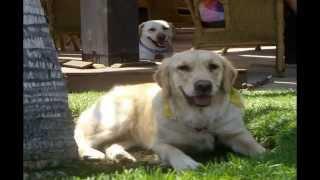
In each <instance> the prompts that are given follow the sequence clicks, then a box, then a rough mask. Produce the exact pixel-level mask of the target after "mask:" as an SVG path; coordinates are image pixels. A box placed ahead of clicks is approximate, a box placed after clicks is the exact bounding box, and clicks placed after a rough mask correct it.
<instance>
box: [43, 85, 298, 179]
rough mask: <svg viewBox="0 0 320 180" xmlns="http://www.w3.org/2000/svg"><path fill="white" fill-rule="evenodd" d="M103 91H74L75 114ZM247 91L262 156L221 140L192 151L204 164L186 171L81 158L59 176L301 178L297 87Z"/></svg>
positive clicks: (71, 96) (251, 123)
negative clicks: (213, 147) (207, 148)
mask: <svg viewBox="0 0 320 180" xmlns="http://www.w3.org/2000/svg"><path fill="white" fill-rule="evenodd" d="M102 94H103V93H102V92H88V93H73V94H69V106H70V109H71V111H72V115H73V116H74V117H77V116H79V113H80V112H81V111H83V110H84V109H85V108H86V107H88V106H89V105H90V104H92V103H93V102H94V101H95V100H96V99H97V98H98V97H100V96H101V95H102ZM242 94H243V95H244V99H245V104H246V111H245V122H246V123H247V126H248V128H249V129H250V131H251V132H252V133H253V135H254V136H255V137H256V139H257V140H258V141H259V142H260V143H262V144H263V145H264V146H265V147H266V148H267V149H268V150H269V151H268V152H267V153H266V154H264V155H262V156H259V157H255V158H249V157H245V156H241V155H239V154H235V153H233V152H231V151H230V150H229V149H228V148H226V147H223V146H221V147H218V148H217V150H216V151H214V152H212V153H204V154H201V155H199V154H198V155H197V154H195V155H192V156H193V157H194V158H195V159H196V160H198V161H200V162H202V163H203V167H201V168H199V169H197V170H189V171H183V172H175V171H174V170H172V169H170V168H165V167H160V166H159V165H157V164H156V165H154V164H150V163H148V162H146V161H140V162H138V163H135V164H125V165H116V164H108V163H106V162H83V161H79V162H75V163H73V164H70V165H65V166H64V167H59V168H56V169H54V170H59V171H62V172H64V176H62V178H57V179H74V180H78V179H87V180H91V179H97V180H102V179H139V180H140V179H150V180H153V179H156V180H157V179H159V180H160V179H169V180H170V179H172V180H173V179H174V180H176V179H181V180H188V179H194V180H197V179H223V180H228V179H230V180H237V179H243V180H247V179H252V180H257V179H270V180H274V179H296V93H295V92H294V91H243V92H242ZM51 170H52V169H51ZM48 179H49V178H48Z"/></svg>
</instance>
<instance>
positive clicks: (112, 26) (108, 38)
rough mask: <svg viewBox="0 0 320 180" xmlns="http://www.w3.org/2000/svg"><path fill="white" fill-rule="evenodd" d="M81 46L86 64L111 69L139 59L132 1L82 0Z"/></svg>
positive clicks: (135, 18) (135, 13) (135, 12)
mask: <svg viewBox="0 0 320 180" xmlns="http://www.w3.org/2000/svg"><path fill="white" fill-rule="evenodd" d="M80 3H81V4H80V6H81V43H82V58H83V60H85V61H93V62H94V63H100V64H104V65H106V66H111V65H112V64H114V63H123V62H124V63H125V62H136V61H138V59H139V37H138V7H137V2H136V1H135V0H116V1H114V0H81V1H80Z"/></svg>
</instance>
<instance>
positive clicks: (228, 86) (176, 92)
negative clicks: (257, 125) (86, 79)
mask: <svg viewBox="0 0 320 180" xmlns="http://www.w3.org/2000/svg"><path fill="white" fill-rule="evenodd" d="M235 78H236V71H235V69H234V68H233V67H232V65H231V64H230V63H229V62H228V61H227V60H226V59H224V58H223V57H222V56H220V55H218V54H215V53H213V52H211V51H204V50H190V51H185V52H181V53H177V54H175V55H173V56H172V57H170V58H167V59H165V60H164V61H163V63H162V64H161V66H160V67H159V69H158V71H157V72H156V73H155V80H156V82H157V83H158V84H159V85H160V87H159V86H158V85H157V84H154V83H150V84H143V85H133V86H117V87H115V88H114V89H112V90H111V91H110V92H108V93H107V94H106V95H104V96H103V97H102V98H101V99H100V100H99V101H98V102H97V103H95V104H94V105H93V106H91V107H90V108H89V109H87V110H86V111H84V112H83V113H82V114H81V116H80V118H79V120H78V123H77V125H76V129H75V139H76V142H77V144H78V147H79V153H80V156H81V157H83V158H89V159H90V158H92V159H104V158H108V159H111V160H114V161H120V160H123V159H127V160H132V161H135V158H134V157H133V156H132V155H131V154H130V153H129V152H127V151H126V150H127V149H128V148H130V147H133V146H140V147H144V148H148V149H151V150H153V151H154V152H155V153H156V154H158V155H159V157H160V159H161V161H162V162H164V163H168V164H169V165H171V166H172V167H173V168H175V169H176V170H182V169H195V168H197V167H198V166H199V165H200V164H199V163H198V162H196V161H195V160H193V159H192V158H191V157H190V156H188V155H187V154H185V153H184V152H183V150H190V149H194V150H213V149H214V142H215V137H217V138H219V139H220V140H221V141H222V142H223V143H225V144H226V145H228V146H229V147H231V148H232V149H233V150H234V151H236V152H239V153H242V154H245V155H250V156H251V155H256V154H259V153H262V152H264V151H265V149H264V148H263V147H262V146H261V145H259V144H258V143H257V142H256V141H255V139H254V138H253V137H252V135H251V134H250V133H249V131H248V130H247V129H246V127H245V125H244V122H243V120H242V111H241V106H239V105H241V104H239V103H237V102H238V101H236V100H235V99H237V94H236V91H234V89H233V88H232V84H233V82H234V81H235ZM234 97H236V98H234ZM98 149H100V150H101V149H102V151H99V150H98Z"/></svg>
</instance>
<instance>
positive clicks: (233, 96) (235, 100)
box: [229, 88, 245, 109]
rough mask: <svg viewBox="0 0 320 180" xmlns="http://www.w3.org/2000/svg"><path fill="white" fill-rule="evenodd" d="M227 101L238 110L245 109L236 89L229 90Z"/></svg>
mask: <svg viewBox="0 0 320 180" xmlns="http://www.w3.org/2000/svg"><path fill="white" fill-rule="evenodd" d="M229 100H230V102H231V103H232V104H234V105H235V106H237V107H238V108H240V109H244V108H245V106H244V101H243V98H242V96H241V94H240V92H239V91H238V90H237V89H235V88H231V90H230V93H229Z"/></svg>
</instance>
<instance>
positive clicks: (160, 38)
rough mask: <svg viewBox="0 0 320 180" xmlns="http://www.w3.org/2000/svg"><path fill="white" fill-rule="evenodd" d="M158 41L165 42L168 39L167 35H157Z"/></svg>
mask: <svg viewBox="0 0 320 180" xmlns="http://www.w3.org/2000/svg"><path fill="white" fill-rule="evenodd" d="M157 39H158V41H164V40H165V39H166V35H164V34H162V33H159V34H158V35H157Z"/></svg>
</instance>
